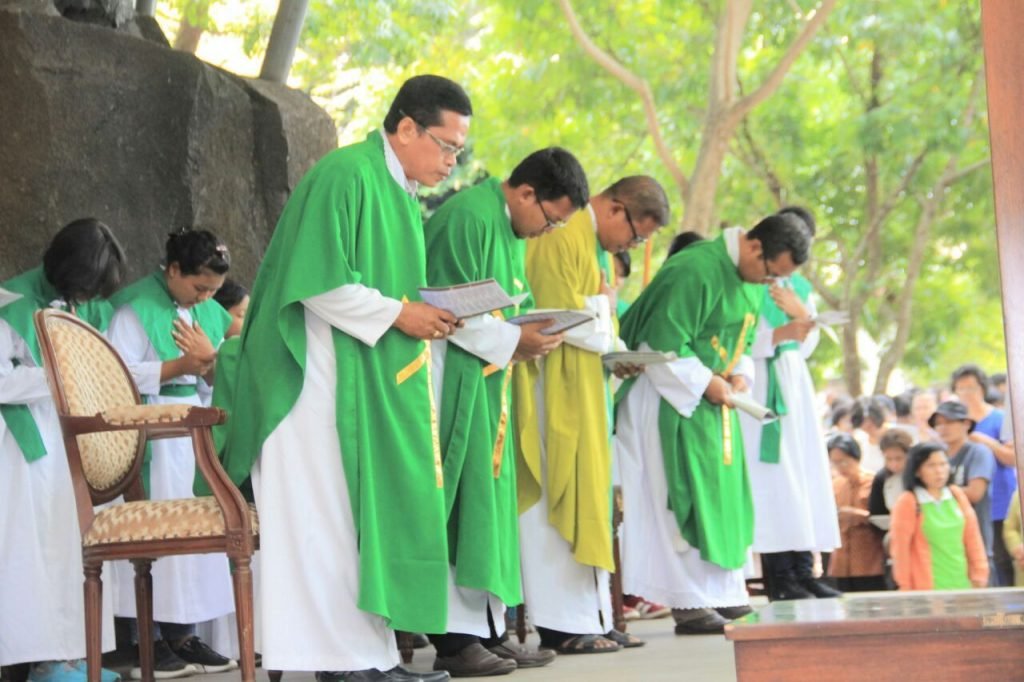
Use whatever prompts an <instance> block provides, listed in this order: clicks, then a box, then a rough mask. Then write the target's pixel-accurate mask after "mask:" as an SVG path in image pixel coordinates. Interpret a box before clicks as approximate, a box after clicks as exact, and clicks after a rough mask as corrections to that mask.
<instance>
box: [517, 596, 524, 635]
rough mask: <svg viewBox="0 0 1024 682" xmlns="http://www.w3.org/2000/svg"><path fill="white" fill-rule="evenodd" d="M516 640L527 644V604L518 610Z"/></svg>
mask: <svg viewBox="0 0 1024 682" xmlns="http://www.w3.org/2000/svg"><path fill="white" fill-rule="evenodd" d="M516 639H518V640H519V643H520V644H525V643H526V602H523V603H522V604H520V605H519V606H518V607H517V608H516Z"/></svg>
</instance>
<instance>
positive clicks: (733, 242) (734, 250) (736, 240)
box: [722, 227, 743, 267]
mask: <svg viewBox="0 0 1024 682" xmlns="http://www.w3.org/2000/svg"><path fill="white" fill-rule="evenodd" d="M742 235H743V228H742V227H727V228H725V229H724V230H722V237H723V238H724V239H725V250H726V251H728V252H729V258H731V259H732V264H733V265H735V266H736V267H739V266H740V237H741V236H742Z"/></svg>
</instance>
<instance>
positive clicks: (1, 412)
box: [0, 267, 114, 462]
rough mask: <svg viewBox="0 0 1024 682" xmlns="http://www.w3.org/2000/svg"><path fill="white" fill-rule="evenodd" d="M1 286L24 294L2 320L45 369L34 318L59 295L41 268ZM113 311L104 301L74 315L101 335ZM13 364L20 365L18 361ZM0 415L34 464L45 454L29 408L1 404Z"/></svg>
mask: <svg viewBox="0 0 1024 682" xmlns="http://www.w3.org/2000/svg"><path fill="white" fill-rule="evenodd" d="M0 286H2V287H3V288H4V289H7V290H8V291H11V292H13V293H16V294H21V298H19V299H18V300H16V301H12V302H10V303H8V304H7V305H5V306H3V307H0V319H2V320H4V321H5V322H7V324H9V325H11V328H12V329H14V331H15V332H17V333H18V335H19V336H21V338H22V339H24V340H25V343H26V344H27V345H28V349H29V352H30V353H31V354H32V359H33V360H35V363H36V366H38V367H42V366H43V361H42V357H41V354H40V352H39V339H38V338H37V337H36V328H35V323H34V321H33V316H34V315H35V312H36V311H37V310H40V309H42V308H47V307H49V305H50V303H51V302H53V301H55V300H59V299H60V294H58V293H57V290H56V289H54V288H53V285H52V284H50V282H49V281H47V279H46V276H45V275H44V274H43V268H42V267H38V268H35V269H33V270H29V271H28V272H25V273H23V274H21V275H19V276H17V277H14V278H13V279H9V280H7V281H6V282H4V283H3V284H2V285H0ZM61 308H62V309H64V310H66V309H67V306H66V305H62V306H61ZM113 312H114V308H113V306H111V305H110V303H109V302H107V301H105V300H93V301H87V302H85V303H81V304H78V305H76V306H75V315H77V316H78V318H79V319H82V320H84V321H85V322H88V323H89V324H91V325H92V326H93V327H95V328H96V329H98V330H99V331H101V332H105V331H106V330H107V327H108V326H109V325H110V318H111V317H112V316H113ZM14 362H15V365H17V360H15V361H14ZM0 416H2V417H3V420H4V422H6V423H7V428H8V429H9V430H10V432H11V435H12V436H13V437H14V440H15V442H16V443H17V444H18V447H19V448H21V453H22V455H24V457H25V459H26V460H27V461H29V462H34V461H35V460H37V459H39V458H40V457H42V456H44V455H45V454H46V447H45V446H44V445H43V437H42V435H41V434H40V433H39V426H38V425H37V424H36V420H35V419H34V418H33V417H32V413H31V412H30V411H29V409H28V406H27V405H10V404H2V405H0Z"/></svg>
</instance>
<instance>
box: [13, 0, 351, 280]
mask: <svg viewBox="0 0 1024 682" xmlns="http://www.w3.org/2000/svg"><path fill="white" fill-rule="evenodd" d="M31 1H32V0H19V2H20V3H21V5H22V7H21V8H16V3H15V4H11V3H8V4H7V5H6V6H5V5H4V3H0V279H6V278H7V277H10V276H12V275H14V274H16V273H18V272H21V271H22V270H25V269H27V268H30V267H34V266H35V265H36V264H38V263H39V260H40V256H41V254H42V252H43V250H44V249H45V247H46V244H47V243H48V241H49V239H50V237H51V236H52V235H53V233H54V232H56V230H57V229H59V228H60V227H61V226H62V225H64V224H65V223H67V222H69V221H70V220H73V219H75V218H79V217H85V216H93V217H96V218H99V219H100V220H103V221H104V222H106V223H107V224H109V225H110V226H111V227H112V228H113V229H114V231H115V232H116V233H117V235H118V236H119V238H121V240H122V242H123V244H124V246H125V248H126V249H127V251H128V257H129V260H130V263H131V272H132V276H133V278H134V277H136V276H139V275H142V274H143V273H145V272H147V271H148V270H150V269H152V268H153V267H155V266H156V265H157V263H158V262H159V260H160V257H161V255H162V251H163V243H164V240H165V238H166V235H167V233H168V232H170V231H172V230H175V229H177V228H179V227H181V226H182V225H186V224H190V225H195V226H197V227H203V228H207V229H210V230H213V231H214V232H216V233H217V234H219V235H221V236H222V237H223V238H224V240H225V241H226V242H227V243H228V245H229V247H230V248H231V250H232V253H233V255H234V262H235V266H234V267H233V273H234V275H235V276H237V277H238V278H239V279H240V280H241V281H243V282H244V283H246V284H249V283H251V281H252V278H253V276H254V274H255V272H256V268H257V267H258V265H259V260H260V258H261V256H262V253H263V250H264V248H265V246H266V244H267V242H268V241H269V239H270V235H271V233H272V231H273V228H274V224H275V223H276V220H277V217H278V215H279V214H280V211H281V208H282V207H283V205H284V202H285V200H286V199H287V197H288V195H289V193H290V192H291V190H292V189H293V188H294V187H295V185H296V183H297V182H298V181H299V180H300V179H301V178H302V176H303V174H304V173H305V172H306V171H307V170H308V169H309V168H310V167H311V166H312V165H313V164H314V163H315V162H316V161H317V160H318V159H319V158H320V157H322V156H323V155H324V154H326V153H327V152H329V151H330V150H331V149H333V148H334V147H335V146H336V145H337V138H336V133H335V129H334V125H333V123H332V121H331V119H330V118H329V117H328V115H327V114H326V113H325V112H324V111H323V110H322V109H320V108H319V107H317V106H316V105H315V104H313V102H312V101H311V100H310V99H309V98H308V97H307V96H306V95H304V94H302V93H300V92H297V91H295V90H291V89H289V88H287V87H284V86H281V85H277V84H273V83H268V82H264V81H256V80H248V79H244V78H239V77H237V76H234V75H232V74H229V73H227V72H225V71H222V70H220V69H217V68H215V67H212V66H210V65H208V64H205V63H204V62H202V61H200V60H198V59H196V58H195V57H194V56H192V55H190V54H187V53H183V52H176V51H174V50H171V49H169V48H167V47H166V41H164V42H163V44H161V42H160V41H159V37H161V36H159V35H158V36H157V39H156V40H154V38H153V36H154V31H157V33H158V28H157V27H156V24H155V22H153V23H150V24H147V23H146V21H152V20H146V19H145V18H141V17H140V18H139V20H138V21H137V20H135V19H133V20H131V21H130V22H128V23H127V24H122V25H118V30H115V29H114V28H113V27H112V26H113V24H111V25H110V26H104V25H99V24H97V23H95V21H92V22H91V23H82V22H79V21H71V20H69V19H66V18H63V17H61V16H59V14H58V13H57V12H55V11H54V10H53V9H52V5H51V6H50V7H48V8H45V10H46V11H36V10H35V9H24V7H25V5H26V4H30V3H31ZM35 4H36V7H39V3H38V2H37V3H35ZM86 4H88V3H86ZM110 4H111V6H116V3H110ZM143 36H145V37H143ZM147 38H148V39H147Z"/></svg>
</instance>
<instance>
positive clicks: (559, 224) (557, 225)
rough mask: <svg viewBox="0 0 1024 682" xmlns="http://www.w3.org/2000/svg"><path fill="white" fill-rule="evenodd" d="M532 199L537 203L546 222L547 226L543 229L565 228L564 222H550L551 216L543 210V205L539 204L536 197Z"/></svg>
mask: <svg viewBox="0 0 1024 682" xmlns="http://www.w3.org/2000/svg"><path fill="white" fill-rule="evenodd" d="M534 199H535V200H536V201H537V205H538V206H540V212H541V213H543V214H544V220H546V221H547V224H546V225H544V229H548V228H551V229H553V230H557V229H558V228H560V227H565V221H564V220H552V219H551V216H549V215H548V212H547V211H545V210H544V204H542V203H540V199H537V198H536V197H534Z"/></svg>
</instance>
